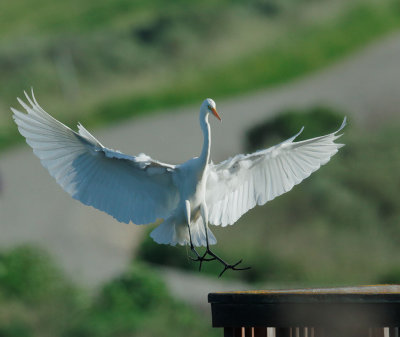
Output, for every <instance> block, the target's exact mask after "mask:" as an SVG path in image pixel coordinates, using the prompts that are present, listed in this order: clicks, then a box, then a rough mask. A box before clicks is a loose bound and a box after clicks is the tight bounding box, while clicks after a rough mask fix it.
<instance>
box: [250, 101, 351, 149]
mask: <svg viewBox="0 0 400 337" xmlns="http://www.w3.org/2000/svg"><path fill="white" fill-rule="evenodd" d="M343 117H344V114H343V113H340V112H337V111H335V110H333V109H330V108H328V107H323V106H317V107H313V108H311V109H303V110H295V109H293V110H288V111H283V112H281V113H279V114H278V115H277V116H276V117H274V118H272V119H268V120H266V121H265V122H263V123H260V124H257V125H256V126H254V127H252V128H251V129H249V130H248V131H247V132H246V150H248V151H254V150H258V149H261V148H264V147H265V146H266V145H268V146H271V145H274V144H276V143H279V142H281V141H283V140H285V139H288V138H290V137H292V136H294V135H295V134H296V133H298V132H299V131H300V129H301V127H302V126H304V130H303V132H302V133H301V134H300V135H299V136H298V138H297V139H296V141H298V140H303V139H308V138H313V137H317V136H320V135H323V134H327V133H331V132H333V131H335V128H336V129H337V128H339V126H340V124H341V123H342V120H343Z"/></svg>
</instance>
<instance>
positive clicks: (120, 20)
mask: <svg viewBox="0 0 400 337" xmlns="http://www.w3.org/2000/svg"><path fill="white" fill-rule="evenodd" d="M25 2H27V1H19V2H18V3H15V4H14V3H8V2H7V5H5V3H4V4H3V5H0V27H1V30H0V31H1V34H0V72H1V73H2V76H1V79H0V81H1V82H2V83H3V84H4V85H3V86H2V101H0V111H2V113H1V114H0V148H4V147H7V146H8V145H9V144H11V143H14V142H15V141H16V140H18V139H21V138H20V137H17V136H16V128H15V126H14V125H12V122H11V118H10V113H9V110H8V106H9V105H13V106H15V105H17V104H16V101H15V96H21V94H22V90H23V89H29V88H30V87H31V86H33V87H34V88H35V90H36V94H37V96H38V98H39V99H40V102H42V104H43V105H44V106H45V108H46V109H48V110H49V111H54V113H55V114H56V116H57V117H59V118H60V119H61V120H63V121H64V122H67V123H68V122H72V121H74V122H76V121H77V120H79V121H81V122H83V123H85V124H86V125H88V126H94V125H101V124H104V123H106V122H112V121H116V120H121V119H124V118H128V117H131V116H134V115H139V114H143V113H147V112H149V111H153V110H156V109H161V108H165V107H173V106H177V105H180V104H186V103H191V102H195V101H198V100H199V99H201V98H202V97H206V96H213V97H217V98H219V97H222V96H226V95H231V94H236V93H242V92H245V91H249V90H254V89H257V88H262V87H265V86H268V85H274V84H277V83H281V82H283V81H286V80H288V79H291V78H293V77H295V76H299V75H302V74H305V73H307V72H309V71H312V70H315V69H317V68H320V67H322V66H324V65H326V64H328V63H330V62H332V61H333V60H335V59H337V58H339V57H340V56H343V55H345V54H346V53H348V52H350V51H352V50H354V49H356V48H358V47H359V46H362V45H365V44H366V43H367V42H369V41H371V40H372V39H374V38H376V37H378V36H381V35H382V34H384V33H386V32H389V31H391V30H394V29H396V28H398V27H400V20H399V17H400V8H399V6H398V2H397V1H395V0H381V1H373V0H368V1H360V0H352V1H343V2H337V3H336V5H335V6H332V4H331V3H330V2H329V1H323V2H318V3H317V2H314V1H311V0H308V1H306V0H305V1H291V0H287V1H272V0H270V1H261V0H253V1H250V2H248V3H246V4H245V3H242V2H237V1H222V2H218V3H216V2H213V1H205V2H201V3H188V2H181V1H173V2H169V5H168V6H167V7H165V6H161V5H160V3H158V1H152V2H146V4H144V3H142V2H138V1H131V2H130V1H125V0H120V1H115V2H106V1H101V2H93V1H91V2H90V1H85V2H82V1H71V2H66V3H60V4H57V5H54V2H51V1H49V0H41V1H40V3H41V5H38V6H40V10H38V8H39V7H37V8H35V10H33V8H31V6H29V5H28V4H27V3H25ZM35 6H36V5H35ZM66 13H68V15H67V14H66ZM71 13H73V14H74V15H72V16H71ZM310 13H311V14H310ZM71 17H72V19H71ZM238 18H240V20H238ZM289 23H290V24H289ZM199 97H200V98H199ZM3 112H4V113H3Z"/></svg>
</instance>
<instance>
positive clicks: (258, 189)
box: [206, 118, 346, 226]
mask: <svg viewBox="0 0 400 337" xmlns="http://www.w3.org/2000/svg"><path fill="white" fill-rule="evenodd" d="M345 125H346V118H345V119H344V120H343V123H342V125H341V127H340V128H339V130H337V131H336V132H333V133H330V134H328V135H325V136H321V137H316V138H313V139H307V140H304V141H301V142H293V141H294V139H295V138H296V137H297V136H298V135H299V134H300V133H301V132H302V131H303V129H301V130H300V132H299V133H298V134H296V135H295V136H293V137H292V138H289V139H288V140H286V141H284V142H282V143H280V144H278V145H275V146H273V147H271V148H268V149H266V150H261V151H257V152H255V153H252V154H248V155H237V156H235V157H233V158H230V159H228V160H225V161H223V162H221V163H219V164H217V165H213V164H212V165H210V168H209V176H208V180H207V188H206V203H207V206H208V210H209V222H210V223H211V224H214V225H222V226H226V225H232V224H234V223H235V222H236V221H237V220H238V219H239V218H240V217H241V216H242V215H243V214H244V213H246V212H247V211H248V210H249V209H251V208H253V207H254V206H256V205H263V204H265V203H266V202H267V201H270V200H272V199H274V198H275V197H277V196H279V195H281V194H283V193H285V192H288V191H290V190H291V189H292V188H293V186H294V185H297V184H298V183H300V182H301V181H302V180H303V179H305V178H307V177H308V176H309V175H310V174H311V173H313V172H314V171H316V170H318V169H319V168H320V166H321V165H324V164H326V163H327V162H328V161H329V159H330V158H331V157H332V156H333V155H334V154H335V153H336V152H337V151H338V149H339V148H340V147H342V146H343V144H337V143H335V142H334V141H335V140H336V139H337V138H339V137H340V136H341V135H337V133H338V132H340V131H341V130H342V129H343V128H344V126H345Z"/></svg>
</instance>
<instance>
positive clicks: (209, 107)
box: [201, 98, 221, 120]
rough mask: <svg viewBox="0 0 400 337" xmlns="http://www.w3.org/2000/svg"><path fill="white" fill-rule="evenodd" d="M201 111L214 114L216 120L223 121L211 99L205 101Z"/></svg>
mask: <svg viewBox="0 0 400 337" xmlns="http://www.w3.org/2000/svg"><path fill="white" fill-rule="evenodd" d="M201 111H202V112H203V113H204V114H209V113H212V114H213V115H214V116H215V117H216V118H218V119H219V120H221V117H220V116H219V115H218V112H217V108H216V105H215V102H214V101H213V100H212V99H211V98H207V99H205V100H204V102H203V104H202V105H201Z"/></svg>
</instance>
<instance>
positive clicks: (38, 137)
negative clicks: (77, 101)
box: [11, 92, 346, 269]
mask: <svg viewBox="0 0 400 337" xmlns="http://www.w3.org/2000/svg"><path fill="white" fill-rule="evenodd" d="M25 96H26V99H27V101H28V104H27V103H25V102H23V101H22V100H20V99H18V101H19V102H20V104H21V105H22V107H23V108H24V109H25V110H26V113H23V112H20V111H18V110H16V109H14V108H11V109H12V111H13V113H14V116H13V117H14V120H15V122H16V124H17V125H18V129H19V131H20V133H21V134H22V135H23V136H24V137H25V138H26V141H27V143H28V144H29V145H30V146H31V147H32V149H33V152H34V153H35V155H36V156H38V157H39V159H40V161H41V163H42V164H43V166H44V167H45V168H46V169H47V170H48V171H49V173H50V174H51V175H52V176H53V177H54V178H55V179H56V181H57V183H58V184H59V185H60V186H61V187H62V188H63V189H64V190H65V191H66V192H68V193H69V194H70V195H71V196H72V197H73V198H75V199H77V200H79V201H81V202H82V203H84V204H86V205H91V206H93V207H95V208H98V209H100V210H102V211H104V212H107V213H108V214H110V215H112V216H113V217H114V218H115V219H117V220H118V221H121V222H125V223H129V222H133V223H135V224H147V223H152V222H155V221H156V220H157V219H160V218H161V219H163V222H162V223H161V224H160V225H159V226H158V227H157V228H156V229H155V230H154V231H153V232H152V233H151V236H152V238H153V239H154V240H155V241H156V242H158V243H163V244H171V245H176V244H180V245H185V244H192V245H191V247H192V248H193V246H207V249H208V243H209V244H214V243H216V239H215V237H214V235H213V234H212V233H211V231H210V230H209V229H208V223H211V224H213V225H221V226H227V225H231V224H233V223H235V222H236V221H237V220H238V219H239V218H240V217H241V216H242V215H243V214H244V213H246V212H247V211H248V210H249V209H251V208H253V207H254V206H256V205H263V204H265V203H266V202H267V201H270V200H272V199H274V198H275V197H277V196H279V195H281V194H283V193H285V192H287V191H289V190H291V189H292V188H293V186H294V185H296V184H298V183H300V182H301V181H302V180H303V179H305V178H307V177H308V176H309V175H310V174H311V173H312V172H314V171H316V170H317V169H318V168H319V167H320V166H321V165H323V164H326V163H327V162H328V161H329V159H330V158H331V157H332V156H333V155H334V154H335V153H336V152H337V151H338V149H339V148H340V147H341V146H342V144H337V143H335V142H334V141H335V140H336V139H337V138H338V137H340V135H337V133H338V132H339V131H340V130H342V128H343V127H344V126H345V123H346V120H344V121H343V124H342V126H341V127H340V128H339V130H337V131H336V132H333V133H331V134H328V135H326V136H321V137H317V138H313V139H308V140H305V141H301V142H293V141H294V139H295V138H296V137H297V136H298V135H299V134H300V133H301V131H300V132H299V133H298V134H297V135H295V136H293V137H292V138H290V139H288V140H286V141H284V142H282V143H281V144H279V145H276V146H273V147H271V148H269V149H266V150H261V151H257V152H255V153H252V154H248V155H242V154H241V155H237V156H235V157H233V158H230V159H228V160H226V161H224V162H221V163H219V164H213V163H211V161H210V146H211V133H210V125H209V122H208V116H209V113H212V114H214V115H215V116H216V117H217V118H218V119H220V117H219V115H218V113H217V111H216V107H215V103H214V101H213V100H211V99H206V100H205V101H204V102H203V104H202V105H201V108H200V125H201V128H202V131H203V135H204V143H203V149H202V152H201V154H200V156H199V157H195V158H193V159H191V160H189V161H187V162H185V163H183V164H180V165H169V164H164V163H161V162H159V161H156V160H153V159H152V158H150V157H149V156H147V155H145V154H139V155H138V156H128V155H125V154H123V153H121V152H119V151H115V150H111V149H108V148H106V147H104V146H103V145H102V144H101V143H100V142H99V141H98V140H97V139H96V138H95V137H94V136H93V135H91V134H90V133H89V132H88V131H87V130H86V129H85V128H84V127H83V126H82V125H80V124H79V125H78V132H75V131H73V130H71V129H70V128H69V127H67V126H65V125H64V124H62V123H61V122H59V121H57V120H56V119H54V118H53V117H51V116H50V115H49V114H47V113H46V112H45V111H44V110H43V109H42V108H41V107H40V106H39V104H38V103H37V101H36V99H35V97H34V94H33V92H32V97H29V96H28V95H27V94H26V93H25ZM189 230H190V235H189ZM191 241H192V242H191ZM207 241H208V242H207ZM212 256H214V255H213V254H212ZM202 258H204V256H203V257H202ZM218 259H219V258H218ZM228 267H232V266H229V265H228ZM231 269H234V268H231Z"/></svg>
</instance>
